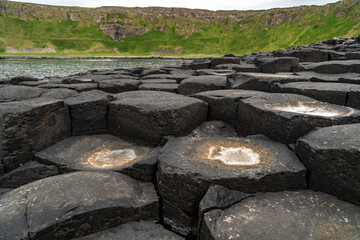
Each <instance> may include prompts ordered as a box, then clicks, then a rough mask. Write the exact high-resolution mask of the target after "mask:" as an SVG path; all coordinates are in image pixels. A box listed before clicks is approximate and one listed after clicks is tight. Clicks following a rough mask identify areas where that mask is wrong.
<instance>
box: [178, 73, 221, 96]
mask: <svg viewBox="0 0 360 240" xmlns="http://www.w3.org/2000/svg"><path fill="white" fill-rule="evenodd" d="M225 87H226V77H225V76H197V77H190V78H187V79H185V80H183V81H182V82H181V83H180V85H179V89H178V91H179V93H180V94H183V95H191V94H195V93H199V92H205V91H211V90H219V89H224V88H225Z"/></svg>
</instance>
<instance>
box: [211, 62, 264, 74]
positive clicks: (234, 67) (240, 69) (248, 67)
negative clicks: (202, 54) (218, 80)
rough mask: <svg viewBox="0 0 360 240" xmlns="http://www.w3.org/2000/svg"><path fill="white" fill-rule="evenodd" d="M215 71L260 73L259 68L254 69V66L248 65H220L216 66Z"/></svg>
mask: <svg viewBox="0 0 360 240" xmlns="http://www.w3.org/2000/svg"><path fill="white" fill-rule="evenodd" d="M215 69H216V70H220V69H227V70H235V71H236V72H260V68H258V67H256V66H255V64H249V63H241V64H221V65H217V66H216V67H215Z"/></svg>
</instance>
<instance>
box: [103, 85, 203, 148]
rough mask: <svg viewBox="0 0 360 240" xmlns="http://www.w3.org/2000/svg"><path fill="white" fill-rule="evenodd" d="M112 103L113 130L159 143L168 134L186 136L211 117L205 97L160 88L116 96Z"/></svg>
mask: <svg viewBox="0 0 360 240" xmlns="http://www.w3.org/2000/svg"><path fill="white" fill-rule="evenodd" d="M114 97H115V98H116V99H118V100H116V101H113V102H111V103H110V105H109V132H111V133H112V134H114V135H116V136H118V137H121V138H125V139H128V140H131V141H136V142H140V143H143V144H149V145H153V146H156V145H158V144H159V143H160V141H161V139H162V138H163V137H164V136H169V135H173V136H185V135H187V134H189V133H190V132H191V131H192V130H193V129H194V128H196V127H197V126H198V125H199V124H200V123H202V122H203V121H205V120H206V118H207V104H206V103H205V102H203V101H202V100H199V99H195V98H190V97H185V96H182V95H178V94H174V93H167V92H159V91H136V92H127V93H120V94H116V95H115V96H114Z"/></svg>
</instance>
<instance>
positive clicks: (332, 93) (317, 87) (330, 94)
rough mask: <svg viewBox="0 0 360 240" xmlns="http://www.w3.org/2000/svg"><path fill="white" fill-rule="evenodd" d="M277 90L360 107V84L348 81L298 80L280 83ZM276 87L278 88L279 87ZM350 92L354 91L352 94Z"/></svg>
mask: <svg viewBox="0 0 360 240" xmlns="http://www.w3.org/2000/svg"><path fill="white" fill-rule="evenodd" d="M277 87H278V89H277V91H278V92H283V93H295V94H300V95H304V96H308V97H311V98H314V99H317V100H319V101H323V102H329V103H333V104H338V105H343V106H349V107H353V108H360V105H357V99H359V98H360V85H355V84H346V83H320V82H296V83H286V84H279V85H278V86H277ZM277 87H276V88H277ZM350 92H351V93H352V94H351V95H350Z"/></svg>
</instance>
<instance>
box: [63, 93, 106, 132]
mask: <svg viewBox="0 0 360 240" xmlns="http://www.w3.org/2000/svg"><path fill="white" fill-rule="evenodd" d="M111 100H112V97H111V96H110V95H109V94H107V93H105V92H103V91H99V90H93V91H88V92H83V93H80V94H78V95H76V96H74V97H71V98H67V99H66V100H65V103H66V105H67V106H69V111H70V119H71V132H72V135H84V134H98V133H106V132H107V118H108V103H109V102H110V101H111Z"/></svg>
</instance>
